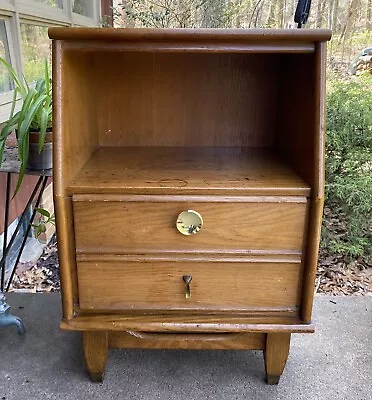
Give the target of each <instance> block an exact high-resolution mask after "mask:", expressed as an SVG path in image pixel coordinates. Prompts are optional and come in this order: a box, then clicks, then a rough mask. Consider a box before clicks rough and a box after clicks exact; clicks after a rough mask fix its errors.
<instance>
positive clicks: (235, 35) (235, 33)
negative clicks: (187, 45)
mask: <svg viewBox="0 0 372 400" xmlns="http://www.w3.org/2000/svg"><path fill="white" fill-rule="evenodd" d="M49 37H50V38H51V39H57V40H76V41H79V40H93V41H95V40H96V41H118V42H120V41H143V42H146V41H154V40H159V41H187V42H203V41H209V40H213V41H216V42H217V41H225V40H228V41H230V40H232V41H242V42H244V41H251V40H260V41H265V40H269V41H271V40H290V41H296V42H302V41H311V42H323V41H327V40H329V39H330V38H331V31H330V30H328V29H182V28H163V29H152V28H50V29H49Z"/></svg>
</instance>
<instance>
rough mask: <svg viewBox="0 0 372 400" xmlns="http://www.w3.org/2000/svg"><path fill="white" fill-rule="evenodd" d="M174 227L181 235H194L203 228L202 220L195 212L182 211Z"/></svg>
mask: <svg viewBox="0 0 372 400" xmlns="http://www.w3.org/2000/svg"><path fill="white" fill-rule="evenodd" d="M176 227H177V229H178V231H179V232H181V233H182V235H186V236H190V235H195V234H196V233H198V232H200V230H201V228H202V227H203V218H202V216H201V215H200V214H199V213H198V212H197V211H194V210H187V211H182V212H181V213H180V214H179V215H178V217H177V224H176Z"/></svg>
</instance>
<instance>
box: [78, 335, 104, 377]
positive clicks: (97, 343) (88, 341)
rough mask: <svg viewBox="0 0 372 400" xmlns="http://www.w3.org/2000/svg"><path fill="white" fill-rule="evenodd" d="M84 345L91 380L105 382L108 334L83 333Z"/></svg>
mask: <svg viewBox="0 0 372 400" xmlns="http://www.w3.org/2000/svg"><path fill="white" fill-rule="evenodd" d="M83 344H84V356H85V363H86V366H87V370H88V373H89V376H90V379H91V380H92V381H93V382H103V376H104V372H105V366H106V360H107V352H108V341H107V332H95V331H93V332H83Z"/></svg>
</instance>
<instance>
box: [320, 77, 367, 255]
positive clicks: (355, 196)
mask: <svg viewBox="0 0 372 400" xmlns="http://www.w3.org/2000/svg"><path fill="white" fill-rule="evenodd" d="M371 89H372V77H371V76H364V77H360V78H358V79H357V80H354V81H352V82H342V81H337V80H332V81H331V82H330V85H329V90H328V99H327V139H326V206H327V208H328V209H329V210H330V213H329V214H330V215H331V216H332V218H329V217H327V219H325V221H324V223H323V232H322V246H323V247H324V248H326V249H328V250H329V251H330V252H334V253H341V254H347V255H349V256H351V257H358V256H361V255H365V256H371V254H372V107H371V105H372V90H371ZM332 220H333V221H335V220H337V221H338V224H339V225H340V224H341V226H342V225H343V228H342V229H341V230H340V229H334V227H333V226H332V225H333V224H332Z"/></svg>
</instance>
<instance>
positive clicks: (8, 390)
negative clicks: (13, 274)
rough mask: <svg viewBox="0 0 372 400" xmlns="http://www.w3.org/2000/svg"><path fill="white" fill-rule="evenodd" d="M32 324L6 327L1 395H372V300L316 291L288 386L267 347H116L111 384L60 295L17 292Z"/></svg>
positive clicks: (311, 398)
mask: <svg viewBox="0 0 372 400" xmlns="http://www.w3.org/2000/svg"><path fill="white" fill-rule="evenodd" d="M7 297H8V303H9V304H10V305H11V306H12V312H13V314H15V315H17V316H19V317H21V318H22V319H23V321H24V323H25V325H26V329H27V333H26V335H25V336H23V337H22V336H18V334H17V333H16V330H15V328H14V327H9V328H1V329H0V400H26V399H27V400H28V399H30V400H31V399H32V400H38V399H43V400H46V399H64V400H70V399H71V400H80V399H82V400H83V399H87V400H88V399H89V400H94V399H104V400H105V399H108V400H109V399H136V400H142V399H143V400H144V399H152V400H153V399H162V400H167V399H176V400H184V399H185V400H186V399H187V400H194V399H195V400H196V399H198V400H199V399H218V400H225V399H226V400H232V399H249V400H255V399H260V400H261V399H264V400H266V399H269V400H279V399H283V400H284V399H285V400H292V399H293V400H302V399H304V400H305V399H306V400H322V399H327V400H328V399H330V400H331V399H332V400H333V399H345V400H346V399H352V400H354V399H355V400H359V399H360V400H368V399H372V297H369V296H365V297H329V296H316V298H315V308H314V322H315V325H316V328H317V330H316V333H315V334H303V335H301V334H294V335H293V336H292V338H293V339H292V344H291V350H290V355H289V359H288V362H287V366H286V369H285V371H284V374H283V376H282V379H281V381H280V383H279V386H268V385H266V384H265V382H264V363H263V357H262V352H259V351H255V352H252V351H241V350H240V351H232V350H229V351H225V350H222V351H221V350H219V351H187V350H185V351H178V350H111V351H110V355H109V360H108V364H107V370H106V377H105V381H104V383H103V384H94V383H91V382H90V381H89V379H88V377H87V375H86V372H85V367H84V362H83V354H82V346H81V338H80V334H79V333H75V332H63V331H61V330H60V329H59V320H60V318H61V310H60V295H59V294H56V293H52V294H46V293H43V294H20V293H10V294H9V295H8V296H7Z"/></svg>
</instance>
